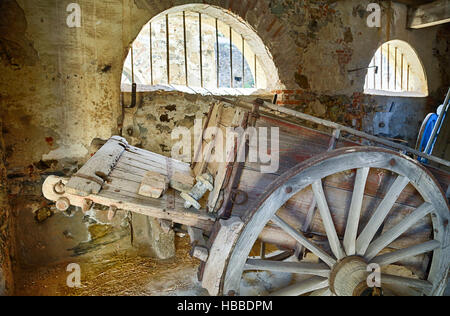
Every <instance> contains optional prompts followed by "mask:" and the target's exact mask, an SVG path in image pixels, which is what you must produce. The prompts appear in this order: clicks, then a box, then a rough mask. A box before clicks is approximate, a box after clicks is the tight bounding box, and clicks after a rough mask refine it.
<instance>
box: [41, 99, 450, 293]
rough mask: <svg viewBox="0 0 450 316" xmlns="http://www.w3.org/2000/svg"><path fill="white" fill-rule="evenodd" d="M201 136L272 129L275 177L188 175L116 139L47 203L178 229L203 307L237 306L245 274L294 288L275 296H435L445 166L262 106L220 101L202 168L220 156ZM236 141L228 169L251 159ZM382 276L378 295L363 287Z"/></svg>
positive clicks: (242, 167) (56, 185)
mask: <svg viewBox="0 0 450 316" xmlns="http://www.w3.org/2000/svg"><path fill="white" fill-rule="evenodd" d="M207 127H216V130H221V131H222V132H224V133H225V131H226V129H227V128H230V127H242V128H243V129H246V128H248V127H256V128H258V127H267V128H268V127H277V128H278V130H279V157H280V164H279V169H278V171H276V172H273V173H262V172H261V171H260V170H261V166H263V165H264V164H262V163H261V162H260V161H259V162H249V161H250V159H246V160H245V161H246V162H235V160H236V159H228V160H227V161H228V162H207V161H209V160H207V159H203V160H201V161H200V162H197V163H193V164H192V165H189V164H186V163H183V162H180V161H177V160H174V159H170V158H167V157H163V156H161V155H157V154H154V153H151V152H149V151H146V150H143V149H139V148H135V147H132V146H130V145H128V144H127V142H126V141H125V140H124V139H123V138H120V137H113V138H111V139H110V140H109V141H108V142H107V143H106V144H105V145H104V146H103V147H102V148H101V149H100V150H99V151H98V152H97V153H96V154H95V155H94V156H93V157H92V158H91V159H90V160H89V161H88V162H87V163H86V165H84V166H83V167H82V168H81V169H80V170H79V171H78V172H77V173H76V174H75V175H74V176H73V177H71V178H70V179H67V178H60V177H56V176H50V177H48V178H47V179H46V181H45V183H44V185H43V192H44V195H45V197H46V198H47V199H50V200H53V201H55V202H56V207H57V208H58V209H60V210H66V209H67V208H68V207H69V206H70V205H74V206H78V207H81V208H82V209H83V210H84V211H86V210H89V209H90V208H91V207H92V206H93V205H95V204H100V205H103V206H107V207H109V208H110V215H111V216H113V215H114V213H115V212H116V211H117V210H127V211H131V212H136V213H140V214H145V215H148V216H151V217H155V218H158V219H162V220H165V221H169V222H171V223H177V224H181V225H182V227H185V228H186V230H188V231H189V233H190V236H191V239H192V252H191V254H192V255H193V256H195V257H197V258H199V259H200V260H201V261H202V263H201V265H200V268H199V278H200V280H201V281H202V285H203V286H204V287H205V288H206V289H207V290H208V291H209V293H210V294H211V295H236V294H239V293H240V283H241V280H242V278H243V276H245V275H246V273H249V272H251V271H271V272H286V273H291V274H293V275H295V276H296V277H297V276H300V277H299V278H297V279H298V280H301V281H298V282H292V284H290V285H289V286H286V287H284V288H281V289H277V290H276V291H275V292H273V293H270V294H273V295H305V294H311V295H339V296H341V295H342V296H346V295H372V294H374V293H378V294H380V293H383V294H384V295H392V294H394V295H395V294H397V295H442V294H443V292H444V290H445V288H446V286H447V275H448V270H449V262H450V249H449V244H450V234H449V228H448V221H449V218H450V213H449V206H448V193H449V184H450V174H449V173H448V172H446V171H444V170H443V169H440V167H442V168H448V167H450V163H449V162H448V161H445V160H442V159H439V158H436V157H433V156H428V155H425V154H422V153H420V152H417V151H415V150H413V149H411V148H408V147H405V146H403V145H400V144H397V143H393V142H390V141H388V140H385V139H380V138H377V137H374V136H371V135H368V134H365V133H362V132H360V131H356V130H353V129H351V128H348V127H345V126H342V125H339V124H336V123H332V122H328V121H325V120H321V119H318V118H315V117H312V116H308V115H306V114H303V113H299V112H296V111H293V110H289V109H285V108H279V107H275V106H273V105H272V104H269V103H267V102H263V101H261V100H256V101H255V102H254V103H247V102H243V101H240V100H239V99H237V100H229V99H225V98H221V99H220V102H218V103H217V104H216V105H215V106H214V107H212V108H211V110H210V112H209V114H208V117H207V120H206V122H205V124H204V133H203V139H202V144H201V145H202V146H203V147H202V148H207V150H205V151H204V152H205V153H206V155H205V156H208V155H210V154H211V152H213V151H211V150H210V149H211V148H213V147H215V146H217V143H216V141H215V137H214V136H215V135H207V134H208V133H207V131H208V130H207V129H206V128H207ZM319 130H320V131H319ZM241 140H242V141H241V142H240V145H238V146H236V147H235V148H236V150H234V151H231V152H229V153H228V156H229V157H230V158H236V157H237V156H238V155H239V154H241V153H244V154H245V153H248V149H249V146H251V145H252V144H250V143H249V141H248V139H245V138H243V139H241ZM369 145H370V146H369ZM200 148H201V147H198V148H197V149H195V152H194V154H195V155H196V156H198V155H199V154H200V153H201V150H200ZM208 148H209V149H208ZM417 157H423V158H426V159H427V161H429V162H430V163H431V164H434V165H435V167H431V166H425V165H422V164H420V163H418V162H417V159H415V158H417ZM247 158H248V157H247ZM148 171H156V172H158V173H160V174H162V175H164V176H166V177H167V179H168V181H169V182H170V188H169V189H168V190H167V191H165V193H164V194H163V196H162V197H161V198H158V199H156V198H150V197H144V196H142V195H140V194H139V193H138V192H139V190H140V187H141V185H142V183H143V180H144V178H145V176H146V173H147V172H148ZM203 174H209V175H212V177H213V181H212V182H213V183H211V184H212V187H211V188H210V190H211V192H208V193H207V194H206V195H205V196H204V197H203V198H202V199H200V200H199V203H200V205H201V208H200V209H199V210H197V209H195V208H194V207H191V208H189V209H186V208H185V206H186V205H185V203H186V201H185V199H183V198H182V197H181V194H180V192H182V191H183V192H184V193H185V194H186V193H187V192H188V190H189V189H190V187H192V186H193V185H194V183H195V179H197V182H199V176H202V175H203ZM202 181H203V180H202ZM174 188H175V189H174ZM445 191H446V192H447V196H446V193H444V192H445ZM191 196H193V195H191ZM189 205H190V204H188V206H189ZM378 267H379V268H380V269H381V275H380V276H381V279H379V280H378V281H381V284H377V283H376V282H375V283H374V284H372V285H371V284H370V282H367V280H368V277H369V275H370V274H371V272H372V271H375V273H377V272H378V270H377V268H378ZM371 277H372V276H370V277H369V279H370V280H372V279H371ZM374 280H375V281H377V279H374ZM369 285H370V286H369Z"/></svg>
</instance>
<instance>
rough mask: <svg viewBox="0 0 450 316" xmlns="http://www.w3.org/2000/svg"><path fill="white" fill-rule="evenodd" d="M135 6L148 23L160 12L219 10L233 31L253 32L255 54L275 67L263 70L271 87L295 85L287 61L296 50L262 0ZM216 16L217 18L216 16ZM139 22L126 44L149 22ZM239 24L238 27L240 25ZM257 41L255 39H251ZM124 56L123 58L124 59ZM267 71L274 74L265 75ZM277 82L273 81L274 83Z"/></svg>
mask: <svg viewBox="0 0 450 316" xmlns="http://www.w3.org/2000/svg"><path fill="white" fill-rule="evenodd" d="M135 4H136V5H137V7H138V8H139V9H145V10H147V11H148V12H149V14H148V20H151V19H153V18H155V17H156V16H158V15H160V14H161V13H166V11H167V12H171V11H173V12H175V11H177V10H179V9H181V10H182V8H183V7H184V8H185V9H186V10H188V9H191V10H192V8H195V10H196V11H199V12H202V13H205V14H208V15H210V16H213V17H214V16H215V15H217V11H216V13H214V7H216V10H220V11H222V12H223V14H225V15H228V16H229V17H227V18H228V19H230V20H229V21H231V18H230V17H231V16H234V17H235V18H236V19H235V21H234V22H233V23H228V24H230V25H231V26H232V27H233V28H235V27H237V28H238V29H236V31H239V27H241V30H242V29H244V26H246V27H247V28H249V29H250V30H252V31H253V33H254V34H255V35H257V37H258V38H259V39H260V41H261V45H253V47H252V49H254V51H255V53H257V55H258V56H259V57H260V59H261V62H262V63H264V62H265V61H267V62H269V61H268V60H267V58H270V59H271V60H270V62H271V63H273V65H274V67H266V69H265V71H266V77H267V78H268V81H271V80H272V83H273V84H272V88H274V89H285V88H286V87H289V86H296V84H295V81H294V77H295V71H296V69H297V68H298V67H297V64H292V63H290V62H287V61H297V60H299V59H298V58H296V57H297V56H296V47H295V45H294V42H293V41H292V39H291V38H290V37H289V35H288V32H287V28H286V26H285V25H283V24H282V23H281V22H280V20H279V19H278V17H276V16H275V15H273V14H272V13H271V12H270V8H269V7H268V5H267V4H266V3H265V1H261V0H204V1H195V0H194V1H193V0H190V1H189V0H174V1H160V0H135ZM216 17H217V16H216ZM148 20H147V21H146V22H145V23H142V25H140V27H139V29H135V30H134V32H133V34H132V38H130V39H129V45H131V43H132V42H133V41H134V39H135V38H136V37H137V36H138V34H139V31H140V30H141V28H142V27H143V26H144V25H145V24H146V23H147V22H148ZM239 23H240V24H241V25H239ZM254 41H256V40H254ZM125 57H126V55H125V56H124V58H123V59H125ZM268 72H276V73H275V74H273V73H268ZM273 81H276V82H273Z"/></svg>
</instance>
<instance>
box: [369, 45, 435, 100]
mask: <svg viewBox="0 0 450 316" xmlns="http://www.w3.org/2000/svg"><path fill="white" fill-rule="evenodd" d="M364 92H365V93H367V94H375V95H388V96H409V97H426V96H427V95H428V86H427V79H426V75H425V71H424V69H423V66H422V63H421V61H420V59H419V57H418V56H417V54H416V52H415V51H414V49H413V48H412V47H411V46H410V45H409V44H408V43H406V42H403V41H399V40H393V41H390V42H387V43H384V44H383V45H381V47H380V48H378V50H377V51H376V53H375V55H374V56H373V58H372V61H371V62H370V65H369V70H368V72H367V75H366V81H365V86H364Z"/></svg>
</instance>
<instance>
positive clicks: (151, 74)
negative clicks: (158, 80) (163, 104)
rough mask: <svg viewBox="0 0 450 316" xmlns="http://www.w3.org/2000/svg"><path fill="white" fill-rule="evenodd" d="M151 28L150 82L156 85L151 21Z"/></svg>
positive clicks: (150, 25)
mask: <svg viewBox="0 0 450 316" xmlns="http://www.w3.org/2000/svg"><path fill="white" fill-rule="evenodd" d="M148 25H149V28H150V83H151V85H152V86H153V85H154V81H153V37H152V23H151V22H150V23H149V24H148Z"/></svg>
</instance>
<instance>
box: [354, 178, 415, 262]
mask: <svg viewBox="0 0 450 316" xmlns="http://www.w3.org/2000/svg"><path fill="white" fill-rule="evenodd" d="M408 183H409V180H408V178H406V177H403V176H398V178H397V179H396V180H395V182H394V183H393V184H392V186H391V188H390V189H389V192H388V193H387V194H386V196H385V197H384V199H383V200H382V201H381V203H380V205H379V206H378V208H377V210H376V211H375V213H374V214H373V215H372V217H371V219H370V220H369V222H368V223H367V225H366V227H365V228H364V230H363V231H362V232H361V234H360V235H359V237H358V239H357V241H356V252H357V253H358V254H359V255H364V254H365V253H366V250H367V247H369V244H370V242H371V241H372V239H373V237H374V236H375V234H376V233H377V231H378V229H379V228H380V226H381V224H383V221H384V219H385V218H386V216H387V215H388V213H389V211H390V210H391V209H392V206H393V205H394V203H395V201H396V200H397V198H398V196H399V195H400V193H401V192H402V191H403V189H404V188H405V186H406V185H407V184H408Z"/></svg>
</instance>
